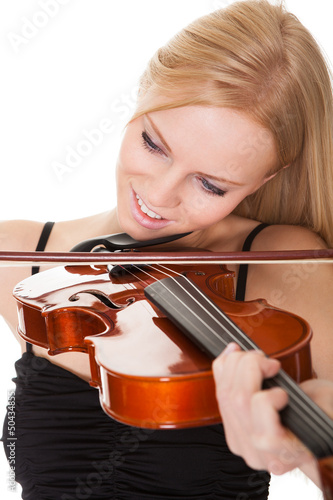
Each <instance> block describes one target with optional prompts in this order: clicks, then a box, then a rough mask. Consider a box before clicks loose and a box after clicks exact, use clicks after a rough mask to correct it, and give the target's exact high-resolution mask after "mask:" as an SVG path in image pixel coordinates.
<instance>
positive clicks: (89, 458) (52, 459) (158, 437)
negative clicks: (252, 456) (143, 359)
mask: <svg viewBox="0 0 333 500" xmlns="http://www.w3.org/2000/svg"><path fill="white" fill-rule="evenodd" d="M245 282H246V280H245ZM15 367H16V372H17V377H16V378H15V379H14V382H15V383H16V394H15V403H16V415H15V418H16V422H15V424H16V429H15V431H16V438H17V439H16V440H15V460H16V463H15V473H16V480H17V481H18V482H19V483H20V484H21V486H22V490H23V493H22V498H23V499H24V500H74V499H75V500H76V499H91V500H103V499H107V500H159V499H161V500H162V499H163V500H168V499H170V500H171V499H172V500H181V499H186V500H217V499H223V500H232V499H233V500H241V499H251V500H266V499H267V496H268V484H269V475H268V474H267V473H266V472H262V471H254V470H252V469H250V468H249V467H247V465H246V464H245V462H244V461H243V460H242V459H241V458H240V457H237V456H235V455H232V454H231V453H230V451H229V450H228V447H227V445H226V442H225V436H224V432H223V426H222V425H212V426H207V427H199V428H193V429H181V430H180V429H177V430H147V429H139V428H135V427H130V426H127V425H123V424H120V423H118V422H116V421H114V420H113V419H111V418H110V417H108V416H107V415H106V414H105V413H104V412H103V410H102V409H101V406H100V403H99V393H98V391H97V390H96V389H94V388H92V387H90V386H89V384H87V383H86V382H85V381H83V380H82V379H80V378H79V377H77V376H76V375H74V374H72V373H71V372H69V371H67V370H64V369H63V368H60V367H58V366H57V365H53V364H52V363H50V362H49V361H48V360H46V359H44V358H40V357H37V356H34V354H33V353H32V352H26V353H24V354H23V356H22V358H21V359H19V360H18V361H17V362H16V364H15ZM8 428H9V420H8V413H7V416H6V419H5V422H4V428H3V438H2V440H3V441H4V448H5V451H6V453H7V457H8V459H10V456H9V448H8V447H7V446H6V445H7V444H8V442H9V440H10V435H9V432H8Z"/></svg>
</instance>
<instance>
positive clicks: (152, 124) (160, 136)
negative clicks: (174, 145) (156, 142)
mask: <svg viewBox="0 0 333 500" xmlns="http://www.w3.org/2000/svg"><path fill="white" fill-rule="evenodd" d="M146 118H147V120H148V121H149V123H150V125H151V128H152V129H153V130H154V132H155V133H156V134H157V135H158V136H159V138H160V141H161V142H162V144H163V146H164V147H165V148H166V149H167V150H168V151H169V153H172V149H171V148H170V146H169V145H168V143H167V142H166V140H165V139H164V137H163V135H162V134H161V132H160V131H159V130H158V128H157V126H156V124H155V123H154V122H153V120H152V119H151V118H150V116H149V115H148V113H147V114H146Z"/></svg>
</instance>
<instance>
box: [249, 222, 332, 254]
mask: <svg viewBox="0 0 333 500" xmlns="http://www.w3.org/2000/svg"><path fill="white" fill-rule="evenodd" d="M319 248H327V245H326V244H325V242H324V240H323V239H322V238H320V236H318V234H316V233H314V232H313V231H311V230H310V229H306V228H304V227H301V226H290V225H272V226H268V227H266V228H265V229H264V230H263V231H261V232H260V233H259V234H258V235H257V236H256V238H255V239H254V241H253V244H252V247H251V249H252V250H310V249H314V250H317V249H319Z"/></svg>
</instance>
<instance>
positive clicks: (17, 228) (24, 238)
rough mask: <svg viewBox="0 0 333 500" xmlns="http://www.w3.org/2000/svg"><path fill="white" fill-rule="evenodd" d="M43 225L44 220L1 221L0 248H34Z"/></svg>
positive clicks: (18, 249)
mask: <svg viewBox="0 0 333 500" xmlns="http://www.w3.org/2000/svg"><path fill="white" fill-rule="evenodd" d="M43 225H44V223H43V222H37V221H28V220H8V221H0V250H1V251H5V250H12V251H15V250H16V251H30V250H34V249H35V248H36V245H37V242H38V239H39V236H40V233H41V231H42V229H43Z"/></svg>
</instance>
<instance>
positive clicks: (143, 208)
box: [135, 194, 163, 220]
mask: <svg viewBox="0 0 333 500" xmlns="http://www.w3.org/2000/svg"><path fill="white" fill-rule="evenodd" d="M135 196H136V199H137V200H138V205H139V207H140V209H141V212H143V213H144V214H146V215H148V217H150V218H151V219H159V220H161V219H163V217H162V216H161V215H158V214H157V213H155V212H153V210H150V209H149V208H148V207H147V206H146V205H145V204H144V203H143V201H142V200H141V198H140V196H139V195H138V194H136V195H135Z"/></svg>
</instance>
